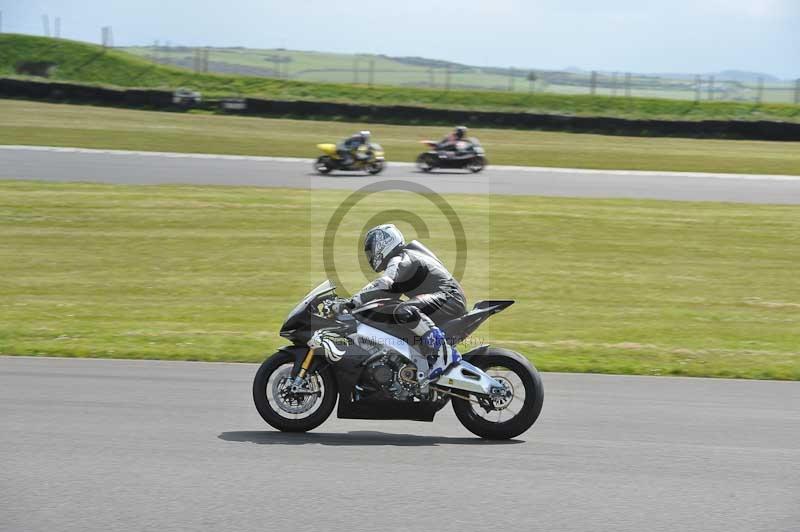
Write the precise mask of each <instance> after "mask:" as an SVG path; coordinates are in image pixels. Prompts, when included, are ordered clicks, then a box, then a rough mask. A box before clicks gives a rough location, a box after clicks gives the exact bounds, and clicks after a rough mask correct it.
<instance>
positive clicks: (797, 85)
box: [794, 78, 800, 103]
mask: <svg viewBox="0 0 800 532" xmlns="http://www.w3.org/2000/svg"><path fill="white" fill-rule="evenodd" d="M794 103H800V78H798V79H796V80H795V81H794Z"/></svg>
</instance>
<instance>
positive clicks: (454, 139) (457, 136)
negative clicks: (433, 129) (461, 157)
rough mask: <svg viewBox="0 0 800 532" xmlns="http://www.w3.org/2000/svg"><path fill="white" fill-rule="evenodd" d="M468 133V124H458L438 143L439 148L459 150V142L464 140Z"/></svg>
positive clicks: (437, 147)
mask: <svg viewBox="0 0 800 532" xmlns="http://www.w3.org/2000/svg"><path fill="white" fill-rule="evenodd" d="M466 135H467V127H466V126H456V127H455V129H453V131H452V132H451V133H450V134H449V135H447V136H446V137H445V138H443V139H442V140H441V141H439V144H437V145H436V149H437V150H451V151H457V150H458V143H459V142H461V141H462V140H464V138H465V137H466Z"/></svg>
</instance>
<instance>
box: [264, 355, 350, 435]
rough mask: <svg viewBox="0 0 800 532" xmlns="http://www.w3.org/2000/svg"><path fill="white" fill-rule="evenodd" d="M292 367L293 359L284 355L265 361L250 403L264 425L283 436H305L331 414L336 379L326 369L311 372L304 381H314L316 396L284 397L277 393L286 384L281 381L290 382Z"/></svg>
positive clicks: (334, 399)
mask: <svg viewBox="0 0 800 532" xmlns="http://www.w3.org/2000/svg"><path fill="white" fill-rule="evenodd" d="M293 366H294V355H292V354H291V353H288V352H285V351H278V352H277V353H275V354H274V355H272V356H271V357H269V358H268V359H267V360H265V361H264V363H263V364H261V367H260V368H258V372H256V377H255V379H254V380H253V402H255V405H256V409H257V410H258V413H259V414H261V417H262V418H264V421H266V422H267V423H269V424H270V425H271V426H272V427H274V428H276V429H278V430H280V431H283V432H307V431H309V430H312V429H315V428H317V427H318V426H320V425H321V424H322V423H323V422H324V421H325V420H326V419H328V416H330V415H331V412H333V407H334V406H335V405H336V395H337V389H336V379H335V377H334V376H333V373H332V372H331V370H330V368H328V367H324V368H321V369H318V370H315V371H314V372H313V373H309V377H308V378H309V379H316V382H317V385H318V387H319V389H320V393H319V396H315V397H310V396H303V397H305V398H304V399H295V398H293V397H284V396H282V395H281V391H282V390H283V388H282V386H283V387H285V385H286V382H285V380H284V381H281V379H286V378H291V371H292V367H293ZM312 400H313V403H311V401H312Z"/></svg>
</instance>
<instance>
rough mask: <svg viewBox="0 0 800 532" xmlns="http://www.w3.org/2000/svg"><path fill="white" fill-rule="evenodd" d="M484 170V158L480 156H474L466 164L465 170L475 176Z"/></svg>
mask: <svg viewBox="0 0 800 532" xmlns="http://www.w3.org/2000/svg"><path fill="white" fill-rule="evenodd" d="M484 168H486V158H485V157H481V156H480V155H476V156H475V157H474V158H473V159H472V160H471V161H470V162H469V163H468V164H467V169H469V171H470V172H472V173H473V174H477V173H478V172H480V171H481V170H483V169H484Z"/></svg>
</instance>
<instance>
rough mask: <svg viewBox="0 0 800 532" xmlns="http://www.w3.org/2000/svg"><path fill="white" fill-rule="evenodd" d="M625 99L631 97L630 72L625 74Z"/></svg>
mask: <svg viewBox="0 0 800 532" xmlns="http://www.w3.org/2000/svg"><path fill="white" fill-rule="evenodd" d="M625 97H626V98H630V97H631V73H630V72H626V73H625Z"/></svg>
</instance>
